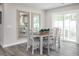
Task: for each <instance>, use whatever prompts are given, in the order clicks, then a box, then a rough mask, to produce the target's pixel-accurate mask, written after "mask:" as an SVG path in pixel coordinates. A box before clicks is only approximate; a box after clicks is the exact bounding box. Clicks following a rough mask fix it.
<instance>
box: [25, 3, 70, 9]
mask: <svg viewBox="0 0 79 59" xmlns="http://www.w3.org/2000/svg"><path fill="white" fill-rule="evenodd" d="M69 4H71V3H26V4H25V5H27V6H29V7H34V8H38V9H43V10H47V9H52V8H56V7H61V6H65V5H69Z"/></svg>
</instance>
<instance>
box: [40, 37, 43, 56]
mask: <svg viewBox="0 0 79 59" xmlns="http://www.w3.org/2000/svg"><path fill="white" fill-rule="evenodd" d="M40 54H41V55H42V54H43V38H42V37H40Z"/></svg>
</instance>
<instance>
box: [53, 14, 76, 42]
mask: <svg viewBox="0 0 79 59" xmlns="http://www.w3.org/2000/svg"><path fill="white" fill-rule="evenodd" d="M76 19H77V13H66V14H53V24H52V26H53V27H57V28H59V29H60V30H61V34H62V35H61V39H64V40H68V41H73V42H76Z"/></svg>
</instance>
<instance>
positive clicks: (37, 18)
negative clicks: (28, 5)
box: [32, 13, 40, 32]
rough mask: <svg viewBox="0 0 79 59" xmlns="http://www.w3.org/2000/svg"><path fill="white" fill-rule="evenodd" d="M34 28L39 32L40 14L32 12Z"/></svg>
mask: <svg viewBox="0 0 79 59" xmlns="http://www.w3.org/2000/svg"><path fill="white" fill-rule="evenodd" d="M32 22H33V24H32V28H33V31H34V32H39V29H40V15H39V14H34V13H33V14H32Z"/></svg>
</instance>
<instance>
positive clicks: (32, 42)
mask: <svg viewBox="0 0 79 59" xmlns="http://www.w3.org/2000/svg"><path fill="white" fill-rule="evenodd" d="M39 46H40V40H39V39H37V38H36V39H35V38H34V34H33V31H32V30H29V32H28V41H27V51H28V49H29V48H30V47H32V55H33V54H34V50H35V49H37V48H39Z"/></svg>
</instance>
